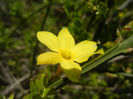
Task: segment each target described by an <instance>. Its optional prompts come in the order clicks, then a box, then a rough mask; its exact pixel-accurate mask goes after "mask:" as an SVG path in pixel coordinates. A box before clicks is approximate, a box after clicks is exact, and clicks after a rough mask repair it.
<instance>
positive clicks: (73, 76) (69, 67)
mask: <svg viewBox="0 0 133 99" xmlns="http://www.w3.org/2000/svg"><path fill="white" fill-rule="evenodd" d="M60 65H61V67H62V69H63V71H64V72H65V74H66V76H67V78H68V79H70V80H71V81H74V82H78V81H79V78H80V73H81V67H80V65H79V64H77V63H74V62H73V61H70V60H63V61H62V62H61V63H60Z"/></svg>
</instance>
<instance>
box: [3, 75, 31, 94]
mask: <svg viewBox="0 0 133 99" xmlns="http://www.w3.org/2000/svg"><path fill="white" fill-rule="evenodd" d="M29 77H30V73H27V74H25V75H24V76H23V77H21V78H20V79H18V80H16V82H14V83H12V84H11V85H9V86H7V87H6V88H5V90H4V91H2V92H1V93H2V95H3V96H5V95H7V94H8V93H9V92H11V91H12V90H13V89H14V88H16V87H18V85H19V84H20V83H22V82H23V81H25V80H26V79H28V78H29Z"/></svg>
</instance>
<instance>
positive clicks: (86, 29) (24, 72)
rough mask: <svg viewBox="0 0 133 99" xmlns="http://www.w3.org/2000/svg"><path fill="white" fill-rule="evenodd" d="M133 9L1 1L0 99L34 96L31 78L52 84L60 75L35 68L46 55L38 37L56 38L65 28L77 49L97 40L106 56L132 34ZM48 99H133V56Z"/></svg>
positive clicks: (124, 1)
mask: <svg viewBox="0 0 133 99" xmlns="http://www.w3.org/2000/svg"><path fill="white" fill-rule="evenodd" d="M132 5H133V0H0V93H1V96H0V98H1V99H2V96H6V97H8V96H9V95H10V94H12V93H14V94H15V99H21V98H22V97H23V96H24V95H26V94H27V93H29V92H30V89H29V86H30V85H29V83H30V78H32V79H34V78H36V76H37V75H38V74H39V73H45V74H46V75H47V78H50V76H51V75H52V74H53V73H54V72H55V71H56V68H57V67H56V66H36V56H37V55H39V54H40V53H42V52H45V51H47V50H48V49H47V48H46V46H44V45H43V44H41V43H39V42H38V40H37V38H36V33H37V31H41V30H45V31H50V32H52V33H55V34H56V35H57V34H58V32H59V30H60V29H61V28H62V27H64V26H66V27H68V28H69V30H70V32H71V34H72V35H73V36H74V38H75V40H76V42H77V43H78V42H80V41H82V40H86V39H88V40H93V41H96V42H97V43H98V46H99V49H101V48H102V49H104V51H105V52H106V50H108V49H110V48H112V47H113V46H114V45H115V44H116V43H119V42H121V41H123V40H125V39H126V38H128V37H130V36H131V35H132V34H133V21H132V20H133V6H132ZM131 50H132V49H131ZM93 58H95V56H94V57H92V58H90V60H92V59H93ZM57 79H58V78H57ZM46 86H47V85H46ZM50 99H133V53H129V54H125V55H119V56H117V57H115V58H113V59H112V60H109V61H108V62H106V63H104V64H102V65H100V66H99V67H97V68H94V69H93V70H91V71H90V72H89V73H88V74H87V75H86V76H84V77H82V78H81V82H80V83H78V84H73V83H72V84H69V85H67V86H65V87H63V88H62V89H60V90H58V91H56V92H54V93H53V96H51V98H50Z"/></svg>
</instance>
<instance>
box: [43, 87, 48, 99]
mask: <svg viewBox="0 0 133 99" xmlns="http://www.w3.org/2000/svg"><path fill="white" fill-rule="evenodd" d="M49 91H50V88H43V92H42V95H41V97H42V98H45V97H46V96H47V94H48V93H49Z"/></svg>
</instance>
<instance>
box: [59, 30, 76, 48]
mask: <svg viewBox="0 0 133 99" xmlns="http://www.w3.org/2000/svg"><path fill="white" fill-rule="evenodd" d="M58 39H59V43H60V46H61V48H62V49H68V50H70V49H72V48H73V47H74V46H75V41H74V38H73V37H72V35H71V34H70V32H69V30H68V28H62V29H61V31H60V32H59V34H58Z"/></svg>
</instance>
